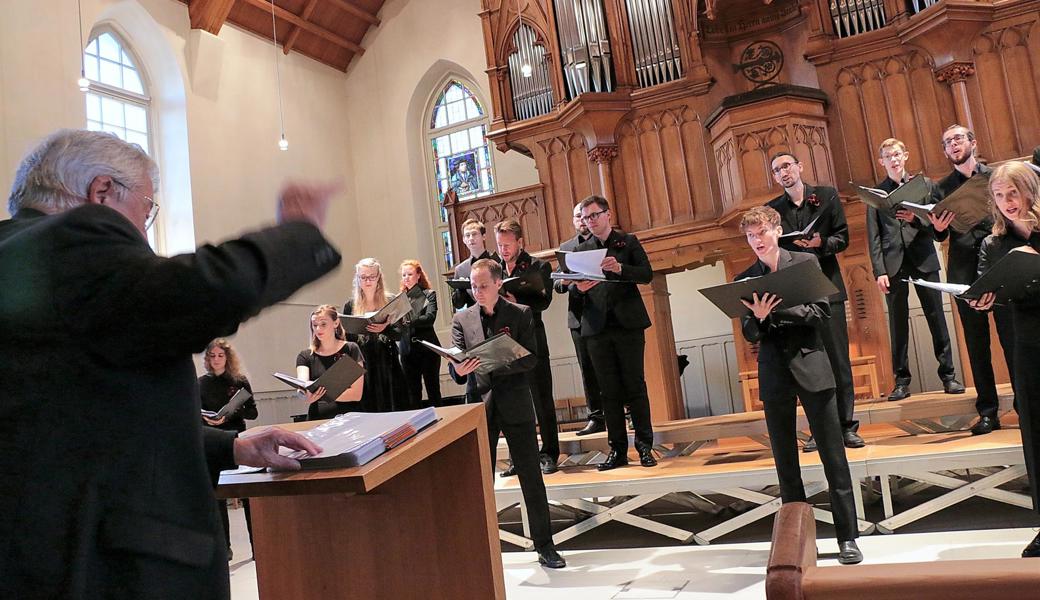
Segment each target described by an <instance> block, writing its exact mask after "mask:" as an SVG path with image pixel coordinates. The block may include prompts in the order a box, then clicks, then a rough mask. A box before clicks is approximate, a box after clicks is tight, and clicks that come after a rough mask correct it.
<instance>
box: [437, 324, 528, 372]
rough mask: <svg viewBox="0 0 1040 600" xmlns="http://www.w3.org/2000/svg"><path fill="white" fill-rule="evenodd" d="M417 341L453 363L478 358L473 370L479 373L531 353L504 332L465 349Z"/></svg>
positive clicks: (489, 370)
mask: <svg viewBox="0 0 1040 600" xmlns="http://www.w3.org/2000/svg"><path fill="white" fill-rule="evenodd" d="M419 343H420V344H422V345H423V346H426V347H427V348H429V349H430V350H432V351H433V352H435V353H436V354H438V355H439V356H442V357H444V358H446V359H448V360H450V361H451V362H453V363H455V364H460V363H462V362H464V361H465V360H466V359H469V358H479V359H480V366H479V367H477V370H476V371H475V372H476V373H481V374H483V373H490V372H491V371H494V370H495V369H497V368H499V367H504V366H506V365H508V364H509V363H511V362H513V361H516V360H519V359H521V358H523V357H525V356H529V355H530V354H531V353H530V352H529V351H528V350H527V348H524V347H523V346H521V345H520V344H519V343H517V341H516V340H514V339H513V338H511V337H510V336H509V334H507V333H505V332H502V333H499V334H497V335H493V336H491V337H489V338H488V339H486V340H484V341H483V342H480V343H479V344H477V345H476V346H473V347H472V348H468V349H466V350H462V349H460V348H443V347H441V346H438V345H436V344H431V343H430V342H427V341H425V340H419Z"/></svg>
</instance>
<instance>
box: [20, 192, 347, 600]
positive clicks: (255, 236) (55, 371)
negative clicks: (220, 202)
mask: <svg viewBox="0 0 1040 600" xmlns="http://www.w3.org/2000/svg"><path fill="white" fill-rule="evenodd" d="M339 262H340V255H339V253H337V252H336V251H335V249H333V248H332V247H331V246H330V245H329V244H328V243H327V242H326V241H325V239H324V238H323V237H322V235H321V233H320V232H319V231H318V229H316V228H315V227H314V226H312V225H310V224H306V223H302V222H295V223H287V224H284V225H281V226H278V227H272V228H269V229H265V230H262V231H258V232H255V233H250V234H247V235H245V236H243V237H241V238H239V239H237V240H232V241H229V242H226V243H223V244H221V245H219V246H213V245H205V246H202V247H200V248H199V249H198V250H197V251H196V252H195V253H194V254H186V255H181V256H177V257H173V258H163V257H159V256H156V255H155V254H154V253H153V252H152V250H151V248H149V247H148V243H147V242H146V240H145V239H144V238H143V237H142V236H141V234H140V232H138V231H137V230H136V229H135V228H134V227H133V225H131V224H130V222H129V221H128V220H127V219H126V218H124V217H123V216H122V215H121V214H119V213H118V212H116V211H114V210H112V209H110V208H108V207H105V206H101V205H86V206H82V207H79V208H75V209H72V210H69V211H67V212H65V213H62V214H58V215H54V216H45V215H43V214H42V213H40V212H37V211H34V210H28V209H23V210H21V211H19V213H18V216H17V217H16V218H14V219H11V220H7V221H3V222H0V289H3V290H5V291H4V292H3V293H2V294H0V332H3V333H2V334H0V356H3V357H4V359H3V360H2V361H0V381H2V382H3V393H2V395H0V480H2V481H3V485H4V492H3V493H2V494H0V565H2V567H0V571H2V576H0V597H4V598H18V597H27V596H33V597H49V598H50V597H53V598H78V597H81V596H82V594H83V592H82V589H81V588H79V587H77V586H82V585H83V584H84V582H92V581H93V582H97V581H98V578H99V577H101V578H103V583H104V584H107V585H110V586H116V585H119V586H123V590H124V592H125V593H126V594H127V595H128V596H134V595H135V593H134V590H133V588H132V586H133V585H135V584H137V585H147V586H154V585H156V582H154V581H142V580H140V578H139V577H135V576H132V575H131V574H137V573H139V572H140V571H137V570H135V569H139V568H141V561H144V560H148V561H149V562H150V565H149V567H148V568H149V569H153V568H158V567H156V566H155V565H157V564H162V563H168V564H169V565H170V566H169V567H167V568H165V569H164V570H163V571H162V572H163V573H165V574H166V577H167V579H166V580H164V582H170V585H171V586H173V587H172V589H177V588H178V587H180V584H184V587H187V586H190V585H193V584H195V583H197V582H200V583H202V584H204V585H206V586H207V588H210V589H212V590H213V591H212V594H209V595H207V596H205V597H225V596H226V595H227V593H228V591H227V588H228V581H227V570H226V566H222V565H224V564H225V563H224V557H223V555H224V551H223V548H222V545H223V544H224V536H223V534H222V533H221V529H220V527H221V526H220V524H219V520H218V518H217V514H216V510H215V507H216V503H215V501H214V495H213V489H212V484H211V480H210V474H209V471H208V470H207V464H206V460H205V457H206V455H205V452H204V449H203V428H202V425H201V423H200V419H199V410H200V404H199V392H198V382H197V380H196V377H195V365H194V363H193V361H192V354H193V353H198V352H202V351H203V349H204V348H205V347H206V344H207V343H208V342H209V341H210V340H212V339H213V338H215V337H222V336H227V335H231V334H232V333H234V332H235V331H236V330H237V329H238V326H239V324H240V323H241V322H242V321H244V320H246V319H248V318H249V317H251V316H253V315H255V314H256V313H258V312H259V311H260V310H261V309H262V308H264V307H265V306H269V305H271V304H274V303H276V302H279V301H281V300H285V299H286V298H288V297H289V296H290V295H291V294H292V293H293V292H295V291H296V290H297V289H299V288H300V287H302V286H303V285H304V284H306V283H309V282H311V281H313V280H315V279H317V278H318V277H320V276H321V275H323V274H325V273H327V272H329V271H331V270H332V269H333V268H334V267H335V266H337V265H338V264H339ZM219 433H221V432H217V434H219ZM207 435H213V434H207ZM224 454H225V456H226V450H225V451H224ZM27 532H30V533H27ZM156 561H159V562H158V563H157V562H156ZM218 563H219V564H218ZM185 582H186V583H185ZM126 586H131V587H130V589H127V588H126ZM150 591H152V590H150ZM137 595H140V596H145V595H150V594H146V593H145V592H144V591H143V590H142V591H141V592H140V594H137ZM200 597H201V596H200Z"/></svg>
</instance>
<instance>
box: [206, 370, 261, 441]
mask: <svg viewBox="0 0 1040 600" xmlns="http://www.w3.org/2000/svg"><path fill="white" fill-rule="evenodd" d="M242 388H245V389H246V391H247V392H249V393H250V394H252V393H253V388H251V387H249V380H248V379H246V378H245V377H243V378H242V379H233V378H232V377H231V375H230V374H228V372H227V371H224V372H223V373H221V374H220V375H214V374H213V373H206V374H205V375H203V376H202V377H199V394H200V395H201V396H202V410H211V411H213V412H217V411H219V410H220V409H221V408H223V407H224V405H225V404H227V403H228V401H229V400H231V397H232V396H234V395H235V393H236V392H238V390H240V389H242ZM256 417H257V412H256V402H255V401H254V400H253V399H252V398H250V399H249V400H246V403H245V404H243V405H242V407H241V408H239V409H238V410H237V411H235V413H234V414H232V415H229V416H228V418H227V419H225V420H224V422H223V423H221V424H220V425H211V427H216V428H217V429H223V430H225V431H237V432H239V433H241V432H243V431H245V430H246V419H249V420H253V419H255V418H256Z"/></svg>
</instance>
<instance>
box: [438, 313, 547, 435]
mask: <svg viewBox="0 0 1040 600" xmlns="http://www.w3.org/2000/svg"><path fill="white" fill-rule="evenodd" d="M495 314H496V315H497V319H496V327H497V329H498V331H496V332H495V333H499V332H501V331H507V332H508V334H509V335H510V336H512V338H513V339H514V340H516V342H517V343H518V344H520V345H521V346H523V347H524V348H527V351H528V352H530V353H531V354H529V355H528V356H525V357H523V358H521V359H519V360H516V361H513V362H512V363H511V364H509V365H508V366H505V367H502V368H499V369H496V370H494V371H492V372H490V373H485V374H477V373H470V374H469V375H467V376H465V377H459V376H458V375H457V374H456V373H455V368H454V366H453V365H452V364H451V363H449V364H448V371H449V372H450V373H451V376H452V378H453V379H454V380H455V382H456V383H459V384H462V383H465V384H466V398H467V401H469V402H476V401H477V400H478V399H479V400H481V401H483V402H484V405H485V408H486V410H487V417H488V422H491V420H492V418H493V417H494V415H495V411H496V409H497V411H498V414H499V415H500V416H501V419H502V421H503V422H505V423H508V424H511V425H519V424H522V423H532V424H533V423H534V400H533V399H532V396H531V388H530V386H529V385H528V383H527V376H526V375H525V373H526V372H527V371H530V370H531V369H533V368H534V366H535V364H536V363H537V361H538V356H537V347H536V345H535V336H534V324H533V321H532V320H531V309H530V308H528V307H526V306H521V305H519V304H513V303H512V302H509V301H508V300H506V299H505V298H499V299H498V303H497V304H496V305H495ZM485 339H486V338H485V337H484V326H483V324H482V323H481V320H480V305H479V304H474V305H473V306H470V307H469V308H466V309H463V310H460V311H459V312H457V313H455V316H454V317H452V320H451V341H452V344H453V345H454V346H455V347H456V348H461V349H462V350H465V349H466V348H472V347H473V346H476V345H477V344H479V343H480V342H483V341H484V340H485Z"/></svg>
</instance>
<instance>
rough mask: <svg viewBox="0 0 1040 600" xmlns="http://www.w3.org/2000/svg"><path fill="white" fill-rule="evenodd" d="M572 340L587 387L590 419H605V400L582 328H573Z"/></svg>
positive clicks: (583, 380) (586, 399)
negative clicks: (601, 396) (601, 393)
mask: <svg viewBox="0 0 1040 600" xmlns="http://www.w3.org/2000/svg"><path fill="white" fill-rule="evenodd" d="M571 341H572V342H574V355H575V356H576V357H577V358H578V370H580V371H581V383H582V387H584V388H585V406H587V407H588V409H589V420H590V421H602V420H603V401H602V400H601V399H600V394H599V382H598V381H597V380H596V368H595V367H593V366H592V357H591V356H589V344H588V340H587V339H586V338H583V337H581V329H580V328H579V329H571Z"/></svg>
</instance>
